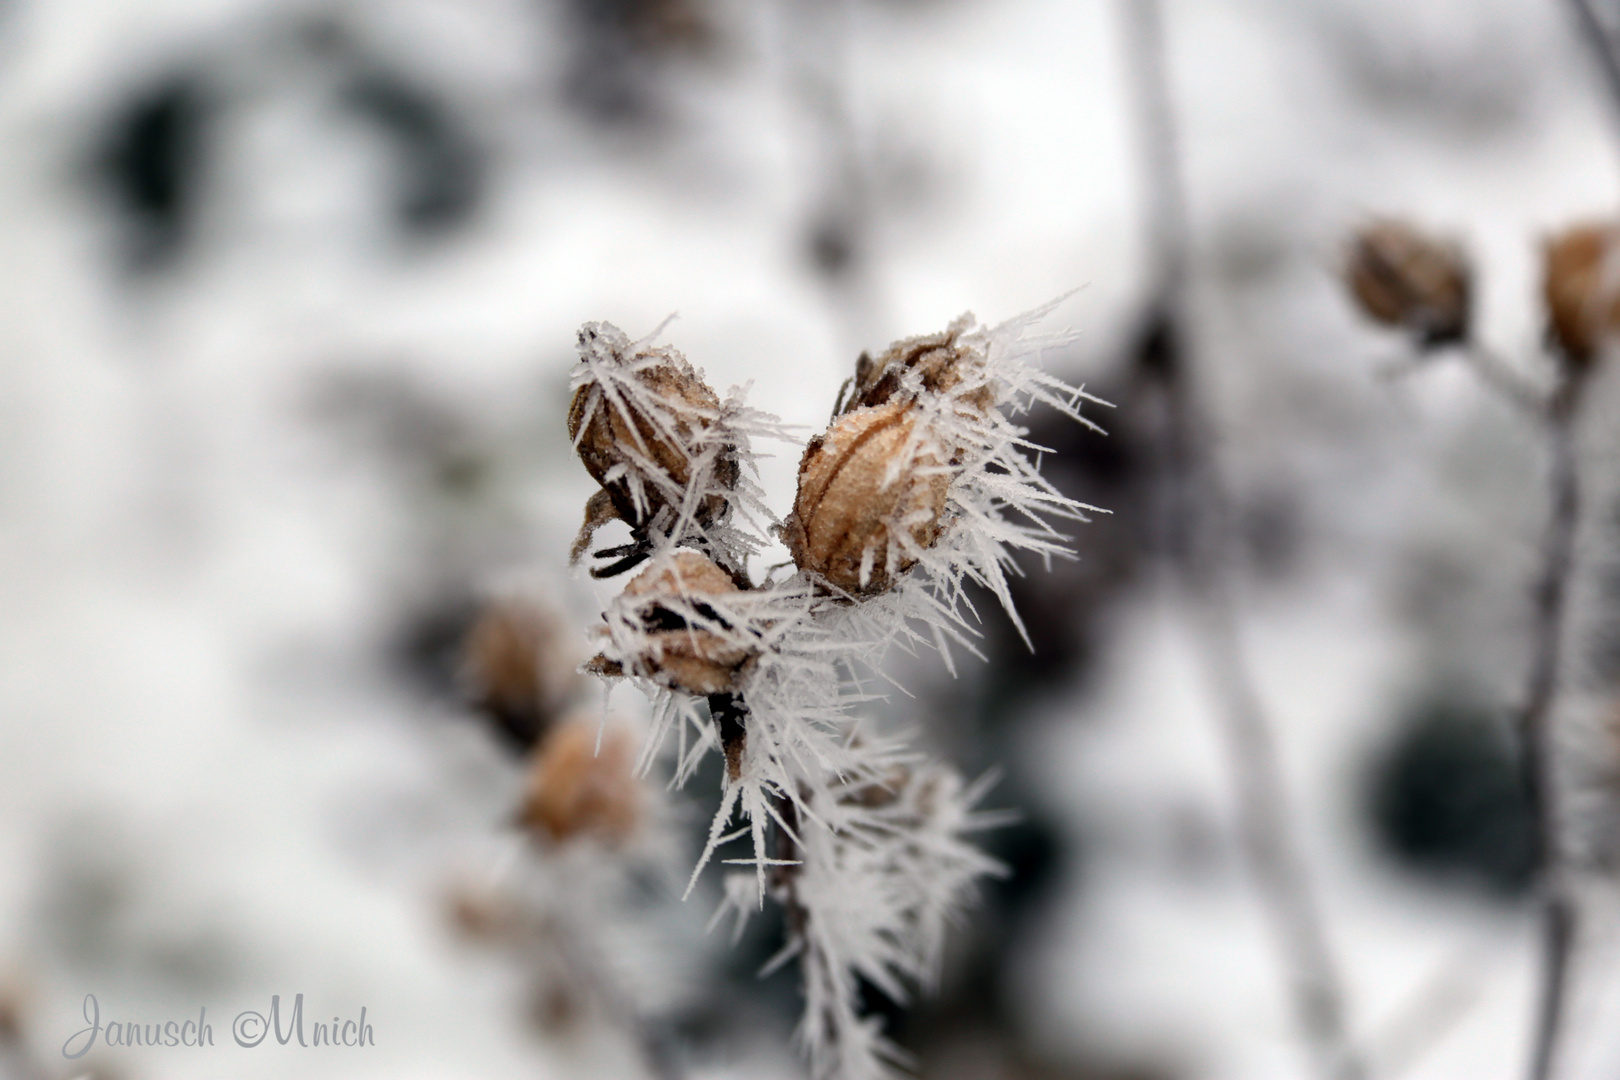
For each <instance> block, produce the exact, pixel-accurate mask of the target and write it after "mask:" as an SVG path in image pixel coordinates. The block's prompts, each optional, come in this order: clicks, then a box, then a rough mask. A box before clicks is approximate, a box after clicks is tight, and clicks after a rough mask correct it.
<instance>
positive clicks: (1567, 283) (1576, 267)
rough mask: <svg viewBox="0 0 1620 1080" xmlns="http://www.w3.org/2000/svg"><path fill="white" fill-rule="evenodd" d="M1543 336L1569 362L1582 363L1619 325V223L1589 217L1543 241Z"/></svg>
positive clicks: (1592, 356) (1588, 360) (1594, 355)
mask: <svg viewBox="0 0 1620 1080" xmlns="http://www.w3.org/2000/svg"><path fill="white" fill-rule="evenodd" d="M1542 295H1543V297H1544V299H1545V301H1546V304H1547V336H1548V337H1549V338H1550V339H1551V340H1552V342H1553V344H1554V345H1556V346H1557V348H1558V351H1559V353H1560V354H1561V355H1562V356H1563V357H1564V358H1565V360H1567V361H1568V362H1569V363H1571V364H1575V365H1578V366H1580V365H1586V364H1589V363H1591V361H1592V360H1593V359H1594V358H1595V357H1596V356H1597V355H1598V353H1599V351H1600V350H1601V349H1602V347H1603V344H1604V339H1605V338H1607V337H1609V336H1610V335H1612V334H1613V333H1614V332H1615V331H1616V330H1617V329H1620V226H1617V225H1615V224H1614V223H1611V222H1594V223H1589V224H1584V225H1577V226H1574V227H1572V228H1569V229H1566V230H1565V231H1563V232H1561V233H1559V234H1558V235H1557V236H1554V237H1552V238H1551V239H1549V240H1548V241H1547V245H1546V249H1545V251H1544V261H1543V266H1542Z"/></svg>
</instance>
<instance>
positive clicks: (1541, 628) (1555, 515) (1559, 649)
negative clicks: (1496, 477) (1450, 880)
mask: <svg viewBox="0 0 1620 1080" xmlns="http://www.w3.org/2000/svg"><path fill="white" fill-rule="evenodd" d="M1584 384H1585V373H1584V371H1582V370H1579V369H1571V370H1570V371H1569V373H1568V374H1567V375H1566V376H1565V380H1564V382H1563V384H1562V385H1561V386H1560V387H1559V389H1558V391H1557V393H1556V394H1555V395H1554V397H1553V400H1552V401H1551V403H1550V404H1549V406H1548V408H1547V411H1546V422H1547V433H1548V437H1549V441H1550V449H1551V454H1552V462H1551V466H1552V468H1551V477H1550V480H1549V483H1550V486H1551V494H1552V506H1551V508H1550V511H1549V514H1548V518H1547V532H1546V535H1545V537H1544V539H1543V542H1542V551H1541V573H1540V575H1539V578H1538V580H1537V582H1536V586H1535V593H1534V604H1535V610H1534V620H1535V621H1534V624H1533V627H1532V647H1531V648H1532V651H1531V659H1530V671H1529V677H1528V681H1527V685H1526V689H1525V702H1524V711H1523V712H1522V713H1521V714H1520V717H1519V735H1520V744H1521V749H1520V756H1521V761H1522V768H1523V782H1524V789H1525V793H1526V797H1527V798H1528V800H1529V803H1530V812H1531V814H1532V817H1533V820H1534V822H1535V847H1536V865H1537V866H1538V867H1539V868H1540V869H1539V878H1540V892H1541V903H1542V927H1541V990H1540V994H1539V998H1538V1001H1537V1005H1536V1034H1535V1043H1534V1049H1533V1052H1532V1057H1531V1066H1530V1076H1531V1077H1532V1080H1547V1078H1548V1077H1550V1076H1551V1075H1552V1069H1553V1064H1554V1060H1555V1057H1556V1053H1557V1049H1558V1034H1559V1028H1560V1025H1561V1020H1562V1016H1563V1011H1564V997H1565V988H1566V986H1567V983H1568V980H1569V967H1570V953H1571V950H1572V946H1573V944H1574V939H1575V922H1576V911H1575V897H1574V894H1573V891H1572V885H1571V882H1570V880H1569V868H1568V866H1567V864H1566V862H1565V858H1564V849H1563V843H1562V838H1561V835H1560V829H1559V823H1560V818H1561V810H1562V807H1561V805H1560V793H1559V790H1558V775H1557V745H1556V743H1557V740H1556V738H1555V731H1554V726H1553V710H1554V706H1555V704H1556V702H1557V696H1558V675H1559V670H1560V668H1561V666H1562V656H1563V644H1564V621H1565V610H1566V608H1567V607H1568V598H1569V583H1570V579H1571V578H1572V576H1573V574H1574V568H1575V532H1576V528H1577V526H1578V524H1579V518H1580V487H1579V477H1578V474H1577V469H1576V461H1575V418H1576V414H1577V411H1578V408H1579V405H1580V398H1581V391H1582V389H1583V387H1584Z"/></svg>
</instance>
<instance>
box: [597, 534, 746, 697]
mask: <svg viewBox="0 0 1620 1080" xmlns="http://www.w3.org/2000/svg"><path fill="white" fill-rule="evenodd" d="M740 592H741V590H740V589H739V588H738V587H737V584H736V582H734V581H733V580H732V579H731V575H730V574H728V573H726V572H725V571H724V570H722V569H721V568H720V567H719V566H718V565H717V564H716V563H715V562H714V560H712V559H710V558H709V557H708V556H706V555H703V554H701V553H700V552H696V551H691V550H688V549H684V548H683V549H681V550H678V551H675V552H673V553H672V554H670V555H667V556H665V557H663V558H662V559H660V560H659V561H658V562H656V563H654V564H653V565H652V566H649V567H648V568H647V569H645V570H643V571H642V572H641V573H640V574H637V575H636V576H635V577H634V578H632V579H631V581H630V584H628V585H626V586H625V588H624V592H623V593H622V594H621V596H620V603H621V604H623V605H625V609H626V611H627V614H628V618H629V619H630V621H631V623H632V625H633V628H634V641H635V646H636V650H635V654H634V655H632V656H618V657H609V656H606V655H602V656H598V657H597V658H596V659H594V660H593V661H591V664H590V665H588V666H589V667H591V669H592V670H595V671H597V672H598V673H600V674H632V675H641V676H644V677H646V678H650V679H652V680H654V681H655V682H658V683H661V684H662V685H664V686H668V687H670V688H672V689H675V690H684V691H686V692H687V693H689V694H701V695H707V694H718V693H723V692H725V691H729V690H732V689H734V688H735V685H736V678H737V673H738V670H739V669H740V668H741V667H742V666H743V664H745V663H746V662H747V661H748V659H749V657H750V656H752V655H753V650H752V649H751V648H750V647H749V646H748V644H747V643H746V641H745V640H743V639H742V637H741V635H740V634H739V633H738V632H736V631H734V630H733V628H732V627H731V625H730V623H729V622H728V621H727V620H726V619H725V618H724V617H723V616H722V615H721V613H720V612H719V611H717V610H716V608H715V605H716V604H717V603H718V604H720V605H722V606H723V605H724V604H725V601H726V598H727V597H729V596H736V595H737V594H739V593H740ZM615 669H617V670H615Z"/></svg>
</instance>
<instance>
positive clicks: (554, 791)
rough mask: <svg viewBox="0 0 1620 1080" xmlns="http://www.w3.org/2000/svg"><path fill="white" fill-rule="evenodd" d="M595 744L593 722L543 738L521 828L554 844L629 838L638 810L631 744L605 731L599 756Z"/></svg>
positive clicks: (622, 736)
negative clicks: (585, 838) (579, 839)
mask: <svg viewBox="0 0 1620 1080" xmlns="http://www.w3.org/2000/svg"><path fill="white" fill-rule="evenodd" d="M596 741H597V726H596V722H595V721H593V720H585V719H580V720H573V721H570V722H568V723H566V724H562V725H560V726H558V727H556V728H554V729H553V730H552V732H551V734H550V735H548V736H546V740H545V742H543V743H541V745H540V752H539V753H538V754H537V755H536V756H535V759H534V765H533V767H532V768H531V769H530V772H529V787H528V792H527V794H526V795H525V798H524V802H523V809H522V812H521V813H520V815H519V822H520V823H521V824H522V825H524V826H525V827H527V828H529V829H532V830H534V831H535V832H536V833H539V834H542V835H544V836H547V837H550V838H551V839H552V840H555V841H558V842H561V841H565V840H571V839H573V838H574V837H576V836H592V837H595V838H596V839H598V840H602V841H604V842H607V843H610V844H619V843H623V842H624V841H625V840H627V839H629V837H630V835H631V833H633V832H634V831H635V827H636V822H637V821H638V819H639V815H640V810H641V791H640V788H639V786H638V781H637V780H636V776H635V770H634V767H633V766H634V754H633V752H632V749H631V746H630V739H629V737H628V736H627V735H625V734H624V733H623V732H620V731H610V732H607V733H606V734H605V735H603V736H602V748H601V752H600V753H598V752H597V748H596Z"/></svg>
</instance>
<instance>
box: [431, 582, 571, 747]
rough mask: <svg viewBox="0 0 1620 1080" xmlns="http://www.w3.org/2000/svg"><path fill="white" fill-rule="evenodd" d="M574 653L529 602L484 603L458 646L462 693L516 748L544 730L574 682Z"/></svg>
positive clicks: (543, 615)
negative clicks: (475, 620)
mask: <svg viewBox="0 0 1620 1080" xmlns="http://www.w3.org/2000/svg"><path fill="white" fill-rule="evenodd" d="M576 662H577V657H576V656H575V655H574V654H573V652H572V650H571V649H569V648H567V647H566V646H565V645H564V643H563V637H562V634H561V633H560V632H559V629H558V627H557V625H556V623H555V622H554V621H553V620H552V619H551V618H550V616H549V615H548V614H547V613H546V612H545V611H543V610H541V609H540V608H538V607H536V606H534V605H533V604H526V603H523V602H520V601H517V600H502V601H495V602H492V603H490V604H488V605H487V606H486V607H485V608H484V609H483V611H481V612H480V613H479V616H478V620H477V622H475V623H474V624H473V626H472V629H471V630H469V631H468V632H467V637H466V638H465V640H464V641H463V642H462V647H461V670H460V677H461V683H462V686H463V687H464V690H465V693H466V694H467V697H468V699H469V700H470V701H471V702H472V703H473V705H474V706H476V707H477V708H478V709H479V710H481V711H482V712H484V713H485V714H486V715H488V716H489V718H490V719H491V720H493V721H494V722H495V724H496V725H497V727H498V728H499V729H500V731H501V732H502V734H504V735H505V736H506V737H507V738H508V739H510V740H511V741H512V742H513V743H515V744H516V745H517V746H518V748H519V749H523V750H527V749H529V748H530V747H532V746H533V745H534V744H535V742H536V741H537V740H538V739H539V738H540V737H541V736H542V735H543V734H545V731H546V728H547V727H549V726H550V724H551V721H552V719H553V718H554V717H555V716H556V714H557V712H558V711H559V710H560V709H562V708H563V707H564V706H565V705H566V704H567V703H568V699H569V698H570V697H571V696H572V694H573V692H574V689H575V686H576V684H577V682H578V676H577V675H576V674H575V672H574V665H575V663H576Z"/></svg>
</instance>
